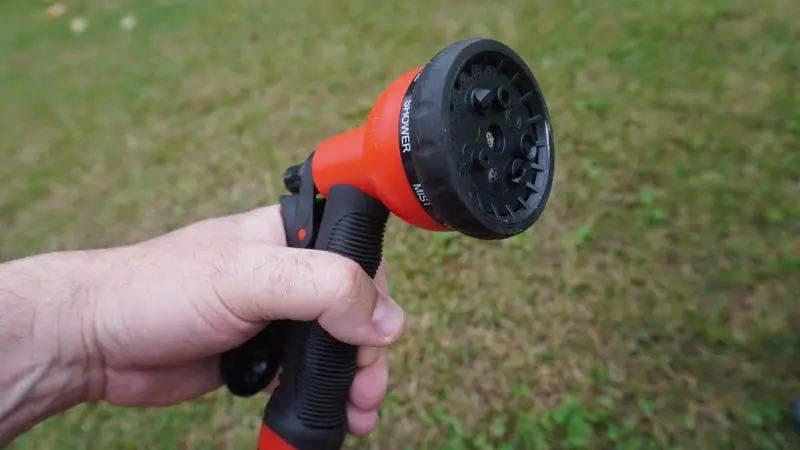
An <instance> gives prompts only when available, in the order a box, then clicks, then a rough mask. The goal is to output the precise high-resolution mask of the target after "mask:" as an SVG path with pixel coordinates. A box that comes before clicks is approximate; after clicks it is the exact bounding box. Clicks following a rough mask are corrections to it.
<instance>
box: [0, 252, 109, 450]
mask: <svg viewBox="0 0 800 450" xmlns="http://www.w3.org/2000/svg"><path fill="white" fill-rule="evenodd" d="M87 256H88V254H87V253H86V252H63V253H51V254H45V255H38V256H34V257H30V258H24V259H21V260H17V261H11V262H8V263H5V264H2V265H0V309H2V310H3V311H4V314H2V315H0V353H2V354H3V364H2V365H0V446H2V445H3V444H4V443H5V442H8V441H10V440H11V439H14V438H15V437H16V436H17V435H19V434H21V433H23V432H25V431H27V430H28V429H29V428H30V427H32V426H33V425H35V424H36V423H38V422H40V421H42V420H44V419H46V418H48V417H50V416H52V415H54V414H57V413H59V412H62V411H65V410H67V409H69V408H71V407H73V406H75V405H77V404H79V403H81V402H85V401H89V400H91V399H92V387H93V385H95V383H97V381H98V371H97V370H96V369H95V368H94V365H93V364H92V355H93V354H94V353H95V352H94V351H93V347H94V346H95V344H94V338H93V328H92V326H93V325H92V324H93V313H92V311H93V309H94V307H93V305H92V301H93V299H92V295H91V290H92V288H91V283H90V278H88V277H87V276H86V275H87V270H86V269H87V264H86V263H87ZM6 311H7V312H8V313H6Z"/></svg>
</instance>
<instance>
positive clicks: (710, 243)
mask: <svg viewBox="0 0 800 450" xmlns="http://www.w3.org/2000/svg"><path fill="white" fill-rule="evenodd" d="M45 6H46V5H45V4H44V3H41V2H37V1H23V0H5V1H4V2H0V17H4V18H7V20H6V21H4V26H3V27H2V28H1V29H0V98H2V101H1V102H0V136H2V139H0V157H1V158H2V161H3V162H2V164H0V178H1V179H2V190H0V258H2V259H10V258H14V257H18V256H22V255H26V254H29V253H33V252H41V251H48V250H54V249H69V248H78V247H85V246H104V245H115V244H122V243H126V242H132V241H135V240H137V239H142V238H145V237H148V236H152V235H154V234H157V233H161V232H164V231H167V230H169V229H172V228H174V227H178V226H181V225H184V224H188V223H190V222H192V221H194V220H197V219H200V218H203V217H207V216H210V215H219V214H226V213H231V212H235V211H240V210H243V209H246V208H251V207H256V206H259V205H264V204H269V203H274V202H275V201H276V200H277V196H278V194H279V193H280V192H281V182H280V180H281V179H280V175H281V173H282V170H283V168H284V167H286V166H287V165H289V164H291V163H295V162H298V161H300V160H301V158H303V157H305V156H306V155H307V154H308V152H310V151H311V150H313V148H314V146H315V145H316V143H317V142H319V141H320V140H322V139H324V138H326V137H328V136H330V135H333V134H335V133H337V132H340V131H342V130H344V129H347V128H349V127H352V126H354V125H357V124H359V123H360V122H361V121H362V120H363V119H364V117H365V115H366V112H367V111H368V109H369V107H370V105H371V104H372V102H373V100H374V99H375V98H376V97H377V95H378V94H379V93H380V92H381V90H382V89H383V88H384V87H385V86H386V85H387V84H388V83H389V82H390V81H391V80H392V79H393V78H394V77H395V76H398V75H400V74H401V73H403V72H405V71H406V70H408V69H410V68H411V67H414V66H416V65H419V64H422V63H424V62H425V61H427V59H428V58H430V57H431V56H432V55H433V54H434V53H435V52H436V51H438V50H439V49H440V48H442V47H443V46H445V45H447V44H449V43H450V42H452V41H455V40H457V39H460V38H465V37H472V36H476V35H481V36H489V37H494V38H497V39H500V40H502V41H505V42H507V43H508V44H510V45H511V46H512V47H513V48H515V49H516V50H517V51H519V52H520V53H521V54H522V55H523V57H524V58H525V59H526V60H527V61H528V62H529V64H530V65H531V66H532V68H533V70H534V73H535V74H536V76H537V78H538V79H539V81H540V83H541V84H542V86H543V89H544V92H545V94H546V96H547V99H548V102H549V105H550V107H551V109H552V115H553V121H554V129H555V135H556V142H557V164H556V167H557V173H556V182H555V188H554V193H553V197H552V200H551V202H550V204H549V206H548V209H547V211H546V212H545V214H544V216H543V217H542V219H541V220H540V221H539V222H538V223H537V224H536V225H535V226H534V228H533V229H532V230H530V231H529V232H527V233H525V234H524V235H521V236H518V237H515V238H513V239H510V240H508V241H504V242H499V243H498V242H494V243H487V242H478V241H472V240H469V239H466V238H463V237H459V236H452V235H429V234H425V233H422V232H419V231H417V230H412V229H409V227H407V226H405V225H403V224H401V223H399V221H394V222H392V224H391V226H390V228H391V230H390V235H389V237H388V240H387V248H386V255H387V258H388V260H389V262H390V268H391V277H392V283H393V286H394V296H395V297H396V298H397V300H398V301H400V302H402V303H403V304H404V305H405V307H406V308H407V311H408V313H409V330H408V334H407V336H406V337H405V339H404V340H403V341H402V343H400V344H399V345H398V346H397V347H396V348H394V349H393V352H392V355H391V364H392V369H391V374H392V381H391V392H390V395H389V398H388V399H387V402H386V404H385V406H384V408H383V410H382V422H381V426H380V428H379V430H378V431H377V432H376V433H375V434H374V435H373V436H371V437H370V438H369V440H367V441H366V442H364V441H360V442H359V441H352V442H351V445H352V447H354V448H355V447H358V448H374V449H412V448H413V449H418V448H441V449H459V450H461V449H505V448H513V449H538V448H564V449H566V448H570V449H582V448H593V449H598V448H618V449H673V448H674V449H678V448H714V449H716V448H725V449H753V448H759V449H786V448H795V447H798V446H800V439H798V438H797V437H795V435H794V432H793V430H792V428H791V424H790V421H789V419H788V415H787V414H788V406H789V403H790V402H791V400H792V399H793V397H794V396H795V395H800V377H798V374H800V303H799V302H798V301H797V300H798V298H797V297H798V293H799V292H800V201H798V199H800V152H799V151H798V150H800V103H798V100H799V99H798V95H797V94H798V88H800V22H798V21H797V19H796V18H797V17H800V3H798V2H797V1H795V0H765V1H761V2H751V1H746V0H708V1H704V2H698V1H693V0H674V1H667V2H665V1H645V0H640V1H634V0H615V1H611V0H609V1H579V0H506V1H503V2H486V1H477V0H475V1H473V0H462V1H458V2H456V1H452V0H450V1H447V0H435V1H425V2H422V1H411V0H407V1H399V0H391V1H381V2H376V1H371V0H347V1H345V0H329V1H325V2H321V1H319V2H312V1H310V0H294V1H291V2H279V1H277V0H271V1H256V0H233V1H226V2H222V1H213V0H194V1H188V0H187V1H177V0H175V1H166V0H162V1H155V0H150V1H139V2H135V4H134V3H133V2H121V1H103V2H101V1H99V0H98V1H88V0H84V1H76V2H75V3H71V4H70V6H71V9H70V10H69V11H68V14H67V17H65V18H62V19H61V20H58V21H47V20H44V19H42V16H41V13H42V11H43V9H44V7H45ZM127 12H132V13H134V14H136V15H137V17H138V26H137V27H136V28H135V29H134V30H133V31H132V32H130V33H126V32H123V31H121V30H120V29H119V27H118V21H119V20H120V18H121V17H122V15H123V14H124V13H127ZM78 14H79V15H83V16H85V17H87V18H88V19H89V21H90V22H89V27H88V28H87V30H86V32H85V33H84V34H83V35H81V36H73V35H71V34H70V32H69V28H68V25H67V24H68V20H69V19H70V18H71V17H74V16H75V15H78ZM12 19H13V20H12ZM412 255H413V256H412ZM263 402H264V399H263V398H259V399H250V400H241V399H233V398H231V397H230V396H229V395H228V394H227V393H226V392H224V391H220V392H217V393H214V394H212V395H209V396H207V397H205V398H202V399H199V400H197V401H194V402H191V403H189V404H186V405H182V406H179V407H174V408H169V409H149V410H116V409H109V408H107V407H104V406H101V405H89V406H84V407H81V408H78V409H76V410H74V411H71V412H70V413H68V414H65V415H63V416H60V417H56V418H53V419H51V420H49V421H47V422H45V423H43V424H41V425H40V426H38V427H37V428H35V429H34V430H33V431H32V432H30V433H29V434H27V435H25V436H24V437H23V438H21V439H20V440H19V441H18V442H17V443H16V444H15V445H12V446H11V447H12V448H14V449H18V448H19V449H21V448H56V447H57V448H76V449H77V448H88V449H93V448H148V449H149V448H163V449H174V448H198V449H202V448H252V446H253V442H254V438H255V432H256V430H257V424H258V421H259V419H260V413H261V407H262V405H263Z"/></svg>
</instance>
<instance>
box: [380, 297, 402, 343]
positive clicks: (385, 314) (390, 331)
mask: <svg viewBox="0 0 800 450" xmlns="http://www.w3.org/2000/svg"><path fill="white" fill-rule="evenodd" d="M404 320H405V312H403V308H401V307H400V305H398V304H397V302H395V301H394V300H392V299H391V298H389V297H384V296H380V297H379V298H378V302H377V304H376V305H375V310H374V311H373V312H372V325H373V326H374V327H375V331H377V332H378V333H380V335H381V336H383V337H385V338H387V339H388V338H392V337H394V335H395V334H397V332H398V331H400V327H402V326H403V321H404Z"/></svg>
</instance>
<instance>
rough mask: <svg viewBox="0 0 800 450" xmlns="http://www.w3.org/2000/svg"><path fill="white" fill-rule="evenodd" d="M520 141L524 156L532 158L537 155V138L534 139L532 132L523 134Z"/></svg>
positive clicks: (528, 158)
mask: <svg viewBox="0 0 800 450" xmlns="http://www.w3.org/2000/svg"><path fill="white" fill-rule="evenodd" d="M519 143H520V147H521V148H520V150H522V152H521V153H522V156H524V157H525V159H527V160H531V159H533V158H535V157H536V150H537V148H536V139H534V137H533V135H532V134H530V133H525V134H523V135H522V137H521V138H520V142H519Z"/></svg>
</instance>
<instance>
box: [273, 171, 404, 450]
mask: <svg viewBox="0 0 800 450" xmlns="http://www.w3.org/2000/svg"><path fill="white" fill-rule="evenodd" d="M388 218H389V210H388V209H387V208H386V207H385V206H384V205H383V204H382V203H381V202H380V201H378V200H376V199H374V198H372V197H370V196H368V195H367V194H365V193H363V192H361V191H360V190H358V189H356V188H354V187H351V186H346V185H337V186H334V187H332V188H331V189H330V191H329V193H328V196H327V203H326V205H325V211H324V214H323V216H322V223H321V224H320V229H319V235H318V237H317V242H316V245H315V248H316V249H318V250H324V251H328V252H333V253H337V254H339V255H342V256H345V257H347V258H350V259H352V260H353V261H356V262H357V263H358V264H359V265H360V266H361V268H362V269H364V271H365V272H366V273H367V274H368V275H369V276H370V277H371V278H374V277H375V274H376V272H377V271H378V266H379V265H380V262H381V257H382V254H383V236H384V232H385V229H386V222H387V220H388ZM357 350H358V349H357V347H355V346H352V345H349V344H345V343H343V342H340V341H337V340H336V339H335V338H333V337H332V336H331V335H330V334H329V333H328V332H327V331H325V330H324V329H322V327H321V326H320V325H319V323H317V322H316V321H314V322H299V323H298V322H296V323H295V324H294V325H293V326H292V330H291V332H290V338H289V343H288V346H287V347H286V351H285V354H284V355H285V356H284V358H285V359H284V361H283V370H282V372H281V374H280V383H279V386H278V388H277V389H276V390H275V392H274V393H273V394H272V396H271V397H270V399H269V402H268V403H267V406H266V408H265V410H264V424H265V426H266V427H267V428H269V429H270V430H272V432H273V433H274V434H276V435H277V436H279V437H280V438H281V439H283V440H284V441H285V443H287V444H289V445H290V446H292V447H293V448H295V449H298V450H312V449H313V450H338V449H340V448H341V447H342V445H343V444H344V440H345V437H346V436H347V411H346V406H347V400H348V397H349V394H350V386H351V384H352V382H353V377H354V376H355V372H356V353H357ZM262 450H266V449H262Z"/></svg>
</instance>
